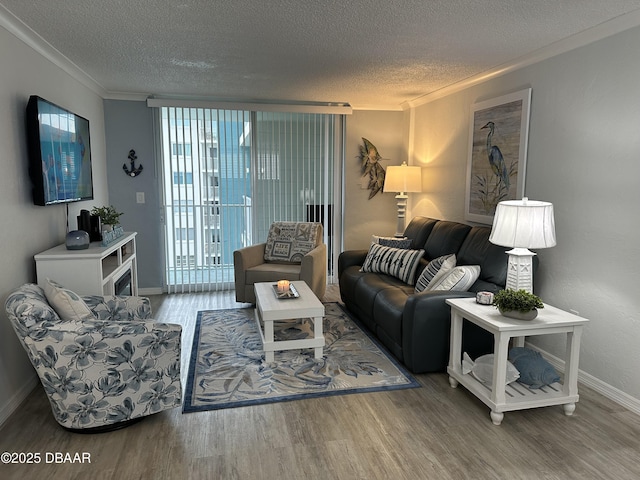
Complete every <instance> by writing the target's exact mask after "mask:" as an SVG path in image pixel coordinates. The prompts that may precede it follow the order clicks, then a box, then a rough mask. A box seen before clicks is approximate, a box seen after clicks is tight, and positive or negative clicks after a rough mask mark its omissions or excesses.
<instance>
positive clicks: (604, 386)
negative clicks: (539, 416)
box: [527, 342, 640, 415]
mask: <svg viewBox="0 0 640 480" xmlns="http://www.w3.org/2000/svg"><path fill="white" fill-rule="evenodd" d="M527 347H529V348H531V349H533V350H537V351H539V352H540V353H541V354H542V356H543V357H544V358H546V359H547V360H548V361H549V363H550V364H551V365H553V366H554V367H555V368H556V369H557V370H558V371H560V372H564V360H562V359H560V358H558V357H556V356H554V355H551V354H550V353H548V352H545V351H544V350H542V349H540V348H538V347H536V346H535V345H531V344H530V343H529V342H527ZM578 382H579V383H582V384H584V385H586V386H587V387H589V388H591V389H593V390H595V391H596V392H598V393H599V394H600V395H602V396H604V397H607V398H608V399H609V400H613V401H614V402H616V403H617V404H619V405H621V406H623V407H624V408H626V409H628V410H631V411H632V412H633V413H635V414H637V415H640V399H637V398H635V397H632V396H631V395H629V394H628V393H625V392H623V391H622V390H619V389H617V388H616V387H614V386H612V385H609V384H608V383H605V382H603V381H602V380H600V379H598V378H596V377H594V376H593V375H589V374H588V373H586V372H583V371H582V370H580V369H578Z"/></svg>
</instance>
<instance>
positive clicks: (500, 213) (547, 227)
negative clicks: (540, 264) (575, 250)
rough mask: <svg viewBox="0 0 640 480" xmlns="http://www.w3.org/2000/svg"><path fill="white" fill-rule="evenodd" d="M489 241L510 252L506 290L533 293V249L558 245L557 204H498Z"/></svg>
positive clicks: (524, 202)
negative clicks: (555, 211)
mask: <svg viewBox="0 0 640 480" xmlns="http://www.w3.org/2000/svg"><path fill="white" fill-rule="evenodd" d="M489 241H490V242H491V243H494V244H496V245H501V246H503V247H513V250H509V251H508V252H507V253H508V254H509V263H508V267H507V284H506V288H507V289H511V290H526V291H527V292H529V293H533V256H534V255H535V253H533V252H531V251H530V250H529V248H549V247H553V246H555V244H556V229H555V222H554V217H553V204H551V203H549V202H540V201H536V200H529V199H528V198H527V197H524V198H523V199H522V200H509V201H505V202H500V203H498V206H497V207H496V213H495V216H494V218H493V228H492V229H491V236H490V237H489Z"/></svg>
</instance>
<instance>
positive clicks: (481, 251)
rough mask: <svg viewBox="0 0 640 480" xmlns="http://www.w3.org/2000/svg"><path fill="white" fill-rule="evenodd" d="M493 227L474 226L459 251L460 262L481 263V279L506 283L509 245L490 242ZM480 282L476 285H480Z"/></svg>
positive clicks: (498, 283) (495, 282)
mask: <svg viewBox="0 0 640 480" xmlns="http://www.w3.org/2000/svg"><path fill="white" fill-rule="evenodd" d="M490 235H491V227H479V226H476V227H473V228H472V229H471V231H470V232H469V234H468V235H467V238H465V240H464V243H463V244H462V246H461V247H460V250H459V251H458V254H457V257H458V263H459V264H461V265H480V268H481V271H480V279H479V280H480V281H481V282H488V283H490V284H495V285H504V284H505V283H506V281H507V260H508V257H509V256H508V255H507V254H506V253H505V252H506V251H507V250H509V248H508V247H501V246H498V245H494V244H493V243H491V242H489V236H490ZM534 258H535V257H534ZM480 285H481V284H480V283H478V285H476V286H477V287H480ZM494 289H495V287H494V288H486V285H484V286H482V288H478V289H476V288H475V287H474V288H473V289H472V290H474V291H481V290H492V291H493V290H494Z"/></svg>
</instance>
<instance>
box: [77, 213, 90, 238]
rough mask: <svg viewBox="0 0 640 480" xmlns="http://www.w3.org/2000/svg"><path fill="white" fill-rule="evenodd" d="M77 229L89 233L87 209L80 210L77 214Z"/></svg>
mask: <svg viewBox="0 0 640 480" xmlns="http://www.w3.org/2000/svg"><path fill="white" fill-rule="evenodd" d="M78 230H84V231H85V232H87V233H88V234H89V235H91V214H90V213H89V210H80V215H78Z"/></svg>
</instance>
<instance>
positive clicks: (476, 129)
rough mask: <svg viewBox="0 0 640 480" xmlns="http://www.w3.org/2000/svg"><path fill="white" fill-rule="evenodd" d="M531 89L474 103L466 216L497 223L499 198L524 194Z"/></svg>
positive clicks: (468, 165) (513, 197) (468, 218)
mask: <svg viewBox="0 0 640 480" xmlns="http://www.w3.org/2000/svg"><path fill="white" fill-rule="evenodd" d="M530 105H531V89H530V88H527V89H524V90H520V91H518V92H515V93H511V94H508V95H503V96H501V97H498V98H493V99H490V100H485V101H482V102H478V103H474V104H473V105H472V107H471V125H470V130H469V144H470V145H469V159H468V162H467V188H466V201H465V219H466V220H470V221H473V222H478V223H486V224H491V223H493V215H494V213H495V210H496V205H497V204H498V202H501V201H503V200H515V199H519V198H522V197H523V195H524V177H525V170H526V165H527V142H528V137H529V107H530Z"/></svg>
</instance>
